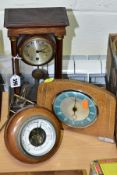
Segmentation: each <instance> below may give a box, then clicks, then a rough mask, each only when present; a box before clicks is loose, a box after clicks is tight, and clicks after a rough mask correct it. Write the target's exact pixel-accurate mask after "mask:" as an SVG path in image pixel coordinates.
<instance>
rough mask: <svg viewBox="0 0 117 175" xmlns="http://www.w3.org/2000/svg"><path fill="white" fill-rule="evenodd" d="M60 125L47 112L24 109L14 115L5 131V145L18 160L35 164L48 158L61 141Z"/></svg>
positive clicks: (38, 109)
mask: <svg viewBox="0 0 117 175" xmlns="http://www.w3.org/2000/svg"><path fill="white" fill-rule="evenodd" d="M61 129H62V127H61V124H60V122H59V121H58V120H57V119H56V118H55V116H54V115H53V114H52V113H51V112H50V111H48V110H46V109H43V108H37V107H30V108H25V109H23V110H22V111H19V112H18V113H16V114H15V116H13V117H12V118H11V120H10V121H9V123H8V125H7V127H6V130H5V143H6V146H7V148H8V150H9V152H10V153H11V154H12V155H13V156H14V157H15V158H17V159H18V160H20V161H23V162H26V163H37V162H40V161H43V160H46V159H48V158H50V157H51V156H52V155H53V154H54V153H55V152H56V150H57V149H58V147H59V145H60V141H61Z"/></svg>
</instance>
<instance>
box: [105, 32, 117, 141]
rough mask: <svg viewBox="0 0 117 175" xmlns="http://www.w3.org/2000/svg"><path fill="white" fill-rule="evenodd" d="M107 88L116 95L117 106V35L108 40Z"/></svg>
mask: <svg viewBox="0 0 117 175" xmlns="http://www.w3.org/2000/svg"><path fill="white" fill-rule="evenodd" d="M106 88H107V90H108V91H110V92H112V93H113V94H114V95H115V97H116V106H117V33H115V34H114V33H113V34H109V38H108V52H107V61H106ZM115 140H116V142H117V107H116V115H115Z"/></svg>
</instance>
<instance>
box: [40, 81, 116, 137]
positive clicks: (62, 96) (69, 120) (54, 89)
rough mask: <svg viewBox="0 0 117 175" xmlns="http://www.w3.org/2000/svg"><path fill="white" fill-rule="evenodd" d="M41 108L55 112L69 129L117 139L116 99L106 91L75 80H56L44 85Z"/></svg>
mask: <svg viewBox="0 0 117 175" xmlns="http://www.w3.org/2000/svg"><path fill="white" fill-rule="evenodd" d="M37 104H38V105H39V106H40V107H43V106H44V107H46V108H47V109H49V110H50V111H52V112H53V113H54V114H55V116H56V117H57V118H58V119H59V120H60V121H61V122H62V124H63V128H65V129H66V128H67V129H70V130H72V131H76V132H79V133H85V134H91V135H94V136H98V137H107V138H114V127H115V126H114V125H115V110H116V99H115V96H114V95H113V94H112V93H110V92H109V91H107V90H106V89H104V88H100V87H97V86H95V85H92V84H89V83H86V82H80V81H75V80H54V81H52V82H49V83H42V84H40V86H39V88H38V97H37Z"/></svg>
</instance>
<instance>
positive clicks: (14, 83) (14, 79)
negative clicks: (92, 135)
mask: <svg viewBox="0 0 117 175" xmlns="http://www.w3.org/2000/svg"><path fill="white" fill-rule="evenodd" d="M20 85H21V80H20V76H18V75H15V74H14V75H13V76H12V77H11V78H10V86H11V87H12V88H14V87H19V86H20Z"/></svg>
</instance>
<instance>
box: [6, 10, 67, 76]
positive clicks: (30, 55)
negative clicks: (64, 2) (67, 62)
mask: <svg viewBox="0 0 117 175" xmlns="http://www.w3.org/2000/svg"><path fill="white" fill-rule="evenodd" d="M68 25H69V21H68V17H67V13H66V9H65V8H64V7H50V8H14V9H5V20H4V26H5V27H6V28H7V29H8V37H9V38H10V42H11V53H12V62H13V64H12V67H13V74H16V75H20V68H19V60H18V59H17V57H18V56H20V57H21V59H22V61H24V62H25V63H27V64H29V65H32V66H40V65H45V64H47V63H48V62H49V61H50V60H51V59H55V66H54V67H55V68H54V69H55V70H54V77H55V78H56V79H58V78H62V50H63V38H64V35H65V34H66V29H65V28H66V27H67V26H68Z"/></svg>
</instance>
